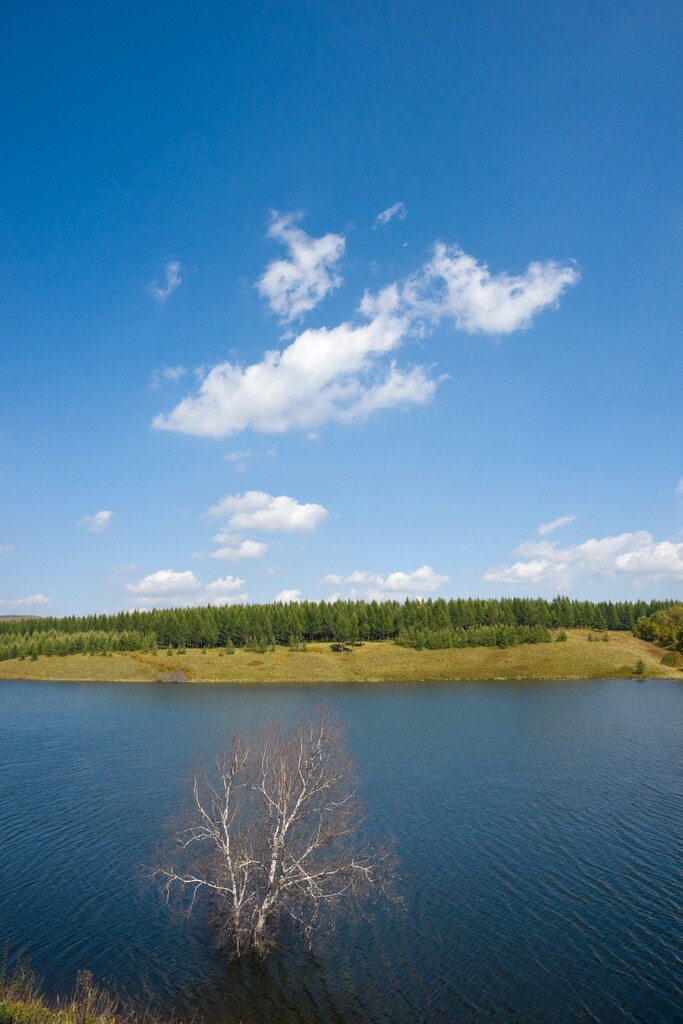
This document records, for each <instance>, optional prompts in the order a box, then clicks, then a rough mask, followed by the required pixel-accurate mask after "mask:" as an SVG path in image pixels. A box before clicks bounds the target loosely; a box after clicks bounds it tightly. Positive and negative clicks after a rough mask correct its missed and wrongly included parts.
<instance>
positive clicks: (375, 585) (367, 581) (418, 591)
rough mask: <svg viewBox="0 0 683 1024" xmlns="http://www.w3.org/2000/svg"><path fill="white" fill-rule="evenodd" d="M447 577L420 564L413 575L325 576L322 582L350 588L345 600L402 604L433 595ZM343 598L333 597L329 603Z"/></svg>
mask: <svg viewBox="0 0 683 1024" xmlns="http://www.w3.org/2000/svg"><path fill="white" fill-rule="evenodd" d="M448 579H449V577H448V576H441V575H439V573H436V572H434V570H433V569H432V567H431V566H429V565H422V566H420V568H419V569H415V571H414V572H392V573H389V575H388V576H379V575H378V574H376V573H370V572H359V571H358V570H356V571H355V572H352V573H351V575H350V576H338V575H336V574H330V575H329V576H325V577H324V579H323V583H331V584H334V585H335V586H341V585H347V586H348V585H350V586H351V590H350V591H349V592H348V593H347V594H345V595H344V596H345V597H348V598H365V599H366V600H368V601H387V600H394V601H404V600H405V599H406V598H408V597H413V598H415V597H426V596H428V595H429V594H433V593H435V592H436V591H437V590H438V589H439V587H441V586H443V584H444V583H447V582H448ZM340 596H342V595H340V594H335V595H333V597H332V598H330V600H333V599H334V598H336V597H340Z"/></svg>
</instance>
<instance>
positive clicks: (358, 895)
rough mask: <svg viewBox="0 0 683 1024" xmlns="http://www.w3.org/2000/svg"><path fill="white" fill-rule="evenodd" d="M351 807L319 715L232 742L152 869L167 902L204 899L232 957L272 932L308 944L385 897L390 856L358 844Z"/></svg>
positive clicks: (339, 752) (340, 744)
mask: <svg viewBox="0 0 683 1024" xmlns="http://www.w3.org/2000/svg"><path fill="white" fill-rule="evenodd" d="M362 812H363V804H362V802H361V800H360V798H359V796H358V784H357V780H356V775H355V769H354V765H353V761H352V759H351V758H350V756H349V754H348V752H347V750H346V748H345V745H344V741H343V729H342V727H341V725H340V724H339V723H338V722H337V721H336V720H335V719H334V718H333V717H332V716H331V715H330V714H329V713H328V712H327V711H326V710H325V709H321V710H320V711H319V712H318V713H317V714H316V715H315V716H305V717H303V718H302V719H301V720H300V721H299V723H298V724H297V725H296V726H295V727H294V728H293V729H292V730H291V731H290V732H286V731H284V730H283V728H282V726H281V725H280V724H279V723H277V722H271V723H269V724H268V725H267V726H265V728H263V729H261V730H259V731H258V732H255V733H254V734H253V735H251V736H245V735H238V736H235V737H234V738H233V740H232V746H231V749H230V751H225V752H223V753H221V754H220V755H219V756H218V757H217V758H216V762H215V771H214V772H213V773H211V775H209V774H207V773H204V774H202V775H200V774H199V773H195V776H194V781H193V786H192V800H191V803H190V806H189V808H188V811H187V813H186V815H185V816H184V818H183V819H182V821H181V823H180V825H179V826H178V827H177V829H176V830H175V831H174V834H173V837H172V840H171V848H170V850H169V851H168V856H167V857H166V858H165V859H164V860H163V861H162V862H161V863H160V864H159V865H158V866H157V868H156V869H155V875H156V877H157V878H158V879H160V880H161V883H162V887H163V890H164V892H165V894H166V896H167V897H171V896H172V895H173V894H177V895H180V896H181V897H182V899H183V901H184V903H185V905H186V907H187V910H188V911H191V910H192V909H193V908H194V906H195V904H196V902H197V900H198V899H201V898H207V899H208V903H209V906H210V909H211V913H212V918H213V921H214V923H215V925H216V926H217V927H218V929H219V934H220V938H221V940H222V941H223V942H225V943H226V944H227V945H228V946H229V947H230V950H231V955H232V956H233V957H241V956H244V955H251V956H256V957H263V956H265V954H266V953H267V952H268V950H269V949H270V948H272V946H273V945H274V944H275V940H276V937H277V935H278V933H279V932H280V931H281V930H282V928H283V927H284V926H286V925H287V924H288V923H289V924H294V925H295V926H298V927H299V928H300V929H302V930H303V932H304V933H305V934H306V936H307V937H308V938H309V939H310V937H311V935H312V933H313V932H314V931H315V930H316V929H317V928H318V927H320V926H321V925H328V926H330V927H333V926H334V924H335V922H336V920H337V918H338V916H339V915H340V914H342V913H346V912H347V911H349V910H350V909H351V908H352V907H353V906H354V905H357V904H358V902H359V901H360V900H363V899H366V898H368V897H370V896H372V895H375V894H379V893H380V892H389V890H390V883H391V881H392V875H393V867H394V865H393V857H392V856H391V854H390V853H389V852H388V850H386V849H383V848H377V847H373V846H371V845H370V844H369V843H368V842H367V840H363V839H362V838H361V837H360V834H359V833H360V827H361V823H362Z"/></svg>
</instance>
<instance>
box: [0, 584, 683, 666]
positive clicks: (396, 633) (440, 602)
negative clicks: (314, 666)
mask: <svg viewBox="0 0 683 1024" xmlns="http://www.w3.org/2000/svg"><path fill="white" fill-rule="evenodd" d="M673 603H674V602H673V601H650V602H647V601H623V602H616V603H614V602H612V601H601V602H591V601H570V600H569V598H567V597H556V598H554V599H553V600H552V601H546V600H544V599H543V598H523V597H513V598H502V599H500V600H494V599H488V600H480V599H477V598H453V599H451V600H450V601H446V600H444V599H443V598H438V599H437V600H431V599H430V600H428V601H414V600H412V601H406V602H405V603H403V604H401V603H399V602H398V601H382V602H377V601H336V602H334V603H329V602H326V601H320V602H315V601H303V602H301V603H300V604H252V605H233V606H231V607H221V608H216V607H206V608H175V609H163V610H161V609H156V610H152V611H130V612H119V613H117V614H115V615H87V616H81V617H75V616H71V617H66V618H52V617H44V618H42V617H41V618H35V619H20V620H4V621H0V648H2V649H5V648H7V647H11V645H12V644H13V643H16V644H17V645H19V644H20V642H21V643H23V644H28V645H30V643H32V642H33V639H35V640H36V641H38V639H39V638H40V637H42V640H43V643H44V644H47V646H48V648H49V646H50V644H52V647H53V651H54V653H61V652H62V649H61V647H60V648H59V650H58V647H59V640H58V638H60V637H71V642H72V643H73V644H76V645H82V648H81V649H82V650H83V652H86V651H87V650H89V649H90V648H89V647H88V646H87V645H88V644H89V645H90V646H91V647H92V645H94V644H99V645H104V644H105V643H109V642H111V647H110V648H109V647H107V648H106V649H105V648H103V652H104V653H106V650H109V649H111V650H112V651H113V650H122V649H133V650H142V649H143V648H144V645H145V644H147V645H150V644H154V645H158V646H159V647H216V646H221V647H230V646H234V647H249V646H252V645H258V646H263V645H266V646H269V645H272V644H290V645H296V644H300V643H302V642H315V641H336V642H339V641H341V642H342V643H354V642H356V641H363V640H389V639H397V638H399V637H403V640H402V642H405V638H406V637H408V636H410V635H413V636H418V634H421V633H430V634H432V633H437V634H439V637H440V639H439V640H438V642H439V643H440V644H444V645H445V639H448V640H449V641H450V640H451V637H450V636H449V635H447V634H448V633H449V631H451V632H453V633H454V634H456V635H454V637H453V638H452V640H453V643H452V644H450V643H449V645H452V646H457V645H458V644H459V643H460V642H461V640H462V636H461V634H462V632H463V631H466V632H468V633H469V632H470V631H472V630H475V629H481V628H482V627H507V628H509V629H510V628H511V629H513V630H514V629H519V628H521V627H543V628H544V629H552V628H568V629H571V628H584V629H595V630H624V631H628V630H631V629H633V627H634V626H635V624H636V622H637V621H638V620H639V619H641V618H644V617H649V616H652V615H654V614H655V613H656V612H658V611H661V610H665V609H667V608H669V607H670V606H671V605H672V604H673ZM411 631H412V634H411ZM444 631H445V632H444ZM475 635H476V634H475V633H472V637H471V639H472V640H473V639H474V636H475ZM479 635H480V637H489V634H488V633H482V634H479ZM491 635H492V634H491ZM497 635H498V636H499V637H501V638H503V637H507V636H508V635H509V636H510V637H513V635H514V634H512V633H510V634H503V633H499V634H497ZM521 635H522V634H521V633H520V634H519V636H521ZM107 637H108V638H109V639H105V638H107ZM20 638H23V640H20ZM88 638H89V639H88ZM433 642H437V641H436V640H434V641H433ZM486 642H488V640H487V641H486ZM492 642H493V643H498V640H497V639H496V640H494V641H492ZM503 642H506V641H505V640H503ZM510 642H514V641H513V640H510ZM517 642H524V643H528V642H530V641H528V640H524V641H520V640H519V639H518V640H517ZM122 643H124V644H126V643H128V644H133V643H134V644H138V646H137V647H132V648H131V647H128V648H125V647H123V648H122V647H121V646H119V647H116V646H114V645H115V644H122ZM26 650H27V652H28V654H29V655H30V654H32V653H33V650H29V648H28V647H27V648H26ZM80 652H81V650H80V649H78V647H77V649H76V650H72V651H66V652H65V653H80ZM38 653H47V650H42V651H40V652H38ZM17 656H20V655H17Z"/></svg>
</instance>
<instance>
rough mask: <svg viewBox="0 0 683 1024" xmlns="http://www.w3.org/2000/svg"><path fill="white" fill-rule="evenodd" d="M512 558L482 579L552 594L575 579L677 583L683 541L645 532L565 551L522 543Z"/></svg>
mask: <svg viewBox="0 0 683 1024" xmlns="http://www.w3.org/2000/svg"><path fill="white" fill-rule="evenodd" d="M515 554H517V555H521V556H522V557H521V559H520V560H519V561H517V562H513V563H511V564H510V565H503V566H500V567H499V568H497V569H490V570H489V571H488V572H487V573H485V574H484V579H485V580H486V581H487V582H489V583H510V584H532V585H535V586H548V587H552V588H555V589H567V588H569V587H570V586H571V584H572V583H573V582H574V581H575V580H577V579H578V578H580V577H587V578H602V579H604V578H607V579H611V578H614V577H618V576H631V577H636V578H637V579H638V580H639V581H642V582H650V583H656V582H660V581H662V580H669V581H670V582H673V583H681V582H683V542H675V541H670V540H662V541H655V540H654V538H653V536H652V534H651V533H649V532H648V531H647V530H639V531H637V532H635V533H621V534H619V535H618V536H614V537H602V538H600V539H597V538H591V539H590V540H586V541H583V542H582V543H581V544H573V545H569V546H567V547H559V546H558V544H557V542H556V541H539V542H536V541H525V542H524V543H523V544H520V546H519V547H518V548H517V550H516V551H515Z"/></svg>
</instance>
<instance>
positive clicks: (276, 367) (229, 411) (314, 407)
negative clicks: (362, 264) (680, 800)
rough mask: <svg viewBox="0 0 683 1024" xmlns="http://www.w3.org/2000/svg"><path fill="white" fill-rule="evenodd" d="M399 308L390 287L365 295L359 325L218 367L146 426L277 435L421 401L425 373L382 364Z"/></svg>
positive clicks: (402, 330)
mask: <svg viewBox="0 0 683 1024" xmlns="http://www.w3.org/2000/svg"><path fill="white" fill-rule="evenodd" d="M401 307H402V302H401V297H400V294H399V290H398V288H397V287H396V286H390V287H388V288H385V289H384V290H383V291H381V292H380V293H379V294H378V295H376V296H369V295H366V296H365V298H364V299H363V302H362V303H361V305H360V308H359V312H360V315H361V317H363V318H364V320H365V322H364V323H359V324H353V323H350V322H345V323H341V324H339V325H338V326H337V327H333V328H329V329H328V328H326V327H321V328H315V329H313V328H309V329H308V330H306V331H304V332H303V333H302V334H300V335H299V336H298V337H297V338H296V339H295V340H294V341H293V342H292V343H291V344H290V345H288V346H287V347H286V348H285V349H283V350H282V351H277V350H273V351H271V352H266V354H265V355H264V357H263V359H262V360H261V361H260V362H258V363H253V364H252V365H250V366H246V367H242V366H239V365H237V364H235V363H229V362H225V363H220V364H219V365H218V366H214V367H213V369H211V370H209V372H208V373H207V374H206V375H205V376H204V379H203V381H202V383H201V385H200V388H199V391H198V392H197V393H196V394H195V395H190V396H188V397H187V398H184V399H183V400H182V402H180V403H179V404H178V405H177V406H176V407H175V409H173V410H172V411H171V412H170V413H168V414H167V415H159V416H157V417H156V418H155V419H154V420H153V423H152V425H153V426H154V427H155V428H157V429H159V430H177V431H180V432H181V433H184V434H195V435H197V436H203V437H226V436H228V435H230V434H235V433H238V432H239V431H242V430H246V429H247V428H251V429H252V430H256V431H259V432H262V433H270V434H276V433H284V432H285V431H287V430H292V429H298V430H314V429H316V428H317V427H319V426H321V425H322V424H324V423H328V422H330V421H336V422H342V423H350V422H353V421H356V420H359V419H363V418H365V417H366V416H368V415H369V413H371V412H374V411H376V410H377V409H379V408H384V409H386V408H390V407H396V406H410V405H415V404H424V403H425V402H428V401H429V399H430V398H431V397H432V395H433V394H434V391H435V389H436V387H437V382H436V381H434V380H432V379H430V378H429V377H428V375H427V372H426V370H425V368H424V367H422V366H416V367H414V368H413V369H412V370H408V371H403V370H399V369H398V368H397V367H396V365H395V364H391V365H390V366H389V367H387V366H386V365H385V364H384V362H383V357H384V356H386V355H387V354H388V353H390V352H391V351H392V350H393V349H395V348H396V347H397V346H398V345H399V344H400V343H401V341H402V340H403V339H404V338H405V337H406V336H407V334H408V332H409V328H410V323H411V320H410V316H409V315H407V314H406V313H405V312H404V311H402V309H401Z"/></svg>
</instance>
